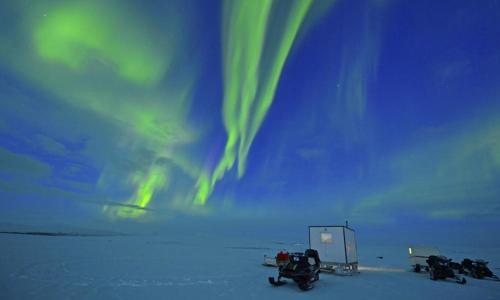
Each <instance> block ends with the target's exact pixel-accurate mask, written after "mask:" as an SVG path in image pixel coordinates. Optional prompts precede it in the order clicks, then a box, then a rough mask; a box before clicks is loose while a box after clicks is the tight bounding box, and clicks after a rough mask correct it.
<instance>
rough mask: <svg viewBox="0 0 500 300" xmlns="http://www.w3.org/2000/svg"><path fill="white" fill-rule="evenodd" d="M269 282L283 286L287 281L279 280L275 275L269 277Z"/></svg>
mask: <svg viewBox="0 0 500 300" xmlns="http://www.w3.org/2000/svg"><path fill="white" fill-rule="evenodd" d="M268 280H269V283H270V284H272V285H274V286H282V285H285V284H286V281H282V280H280V279H279V278H278V280H275V279H274V277H269V278H268Z"/></svg>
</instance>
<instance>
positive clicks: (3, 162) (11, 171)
mask: <svg viewBox="0 0 500 300" xmlns="http://www.w3.org/2000/svg"><path fill="white" fill-rule="evenodd" d="M0 173H2V174H3V176H4V177H6V178H7V180H9V179H11V178H13V177H16V178H24V179H28V178H31V179H40V178H45V177H47V176H49V175H50V174H51V168H50V166H49V165H47V164H46V163H43V162H41V161H39V160H36V159H34V158H32V157H30V156H28V155H23V154H17V153H13V152H11V151H9V150H7V149H4V148H2V147H0Z"/></svg>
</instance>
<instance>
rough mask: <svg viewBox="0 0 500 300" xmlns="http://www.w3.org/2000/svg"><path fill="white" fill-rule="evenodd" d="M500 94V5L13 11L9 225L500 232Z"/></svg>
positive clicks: (89, 6)
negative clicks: (285, 224)
mask: <svg viewBox="0 0 500 300" xmlns="http://www.w3.org/2000/svg"><path fill="white" fill-rule="evenodd" d="M499 83H500V1H495V0H491V1H489V0H484V1H474V0H469V1H458V0H453V1H451V0H450V1H403V0H402V1H396V0H393V1H390V0H387V1H384V0H378V1H377V0H372V1H362V0H359V1H347V0H338V1H328V0H322V1H308V0H298V1H285V0H282V1H278V0H276V1H266V0H262V1H260V0H259V1H257V0H252V1H238V0H234V1H222V2H220V1H215V0H214V1H201V0H199V1H184V0H183V1H97V0H95V1H93V0H91V1H89V0H85V1H45V0H44V1H1V2H0V104H1V109H0V220H2V221H7V222H14V223H26V222H29V221H30V220H50V221H53V222H56V221H57V222H63V223H71V222H76V220H100V221H106V222H107V221H110V222H115V221H117V222H118V221H119V222H141V223H156V222H163V221H169V220H177V219H179V218H183V217H189V218H192V219H197V218H219V217H228V216H231V217H232V218H236V219H253V218H255V219H258V218H277V219H279V218H290V217H293V216H298V215H300V216H301V217H302V218H305V219H307V218H313V217H318V218H321V220H323V221H325V222H329V223H343V222H344V220H346V219H349V220H351V221H352V222H356V223H358V224H362V223H374V224H375V223H376V224H385V223H389V224H390V223H394V222H407V221H408V220H423V221H429V222H434V223H436V224H439V223H440V222H455V221H457V222H458V221H463V220H476V221H477V220H482V221H484V222H490V221H493V222H496V221H498V220H499V219H500V84H499ZM311 222H312V221H311ZM312 223H314V222H312Z"/></svg>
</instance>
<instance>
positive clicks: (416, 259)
mask: <svg viewBox="0 0 500 300" xmlns="http://www.w3.org/2000/svg"><path fill="white" fill-rule="evenodd" d="M431 255H435V256H439V255H441V253H440V252H439V249H438V248H436V247H434V246H417V245H411V246H409V247H408V259H409V260H410V265H411V266H412V268H413V271H415V272H420V271H421V270H422V269H425V270H426V271H428V270H429V267H428V266H427V259H428V258H429V256H431Z"/></svg>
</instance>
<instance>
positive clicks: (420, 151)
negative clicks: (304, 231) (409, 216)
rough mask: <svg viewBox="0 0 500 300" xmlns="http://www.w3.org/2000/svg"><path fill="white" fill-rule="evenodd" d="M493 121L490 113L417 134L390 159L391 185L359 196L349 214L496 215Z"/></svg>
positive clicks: (498, 191) (498, 167)
mask: <svg viewBox="0 0 500 300" xmlns="http://www.w3.org/2000/svg"><path fill="white" fill-rule="evenodd" d="M498 120H499V119H498V116H496V115H495V116H493V117H491V118H485V119H482V120H479V121H469V122H464V123H463V124H462V125H461V126H458V127H457V126H452V125H449V126H448V127H447V128H444V129H442V130H437V131H433V132H434V134H426V135H424V136H420V137H418V139H416V140H415V144H414V145H412V149H411V150H407V151H404V152H403V153H401V154H400V155H397V156H396V157H394V158H392V159H391V160H390V161H391V163H390V166H391V169H390V172H391V173H392V175H393V182H394V183H393V184H392V185H389V186H387V187H385V188H380V189H379V190H377V191H373V192H371V193H370V194H368V195H367V196H366V197H363V198H362V199H361V201H360V202H359V203H358V204H357V205H356V207H355V208H354V210H353V213H354V215H358V216H362V215H371V214H376V215H383V216H387V217H390V216H397V215H399V214H402V213H414V214H420V215H424V216H427V217H432V218H465V217H471V216H474V217H492V216H494V217H498V216H499V215H500V205H498V195H500V182H499V180H498V178H499V175H500V160H498V153H499V144H500V122H498ZM443 131H444V132H447V133H449V134H445V135H443V134H442V132H443ZM426 132H427V133H429V131H426Z"/></svg>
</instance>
